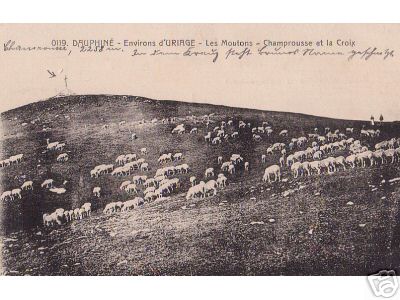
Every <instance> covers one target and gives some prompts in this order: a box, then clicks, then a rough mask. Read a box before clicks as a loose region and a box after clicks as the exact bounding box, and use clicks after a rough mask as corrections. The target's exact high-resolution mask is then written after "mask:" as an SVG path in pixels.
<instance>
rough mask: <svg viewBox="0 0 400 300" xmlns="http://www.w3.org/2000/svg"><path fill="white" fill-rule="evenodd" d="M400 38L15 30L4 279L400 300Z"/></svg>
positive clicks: (2, 203) (141, 29)
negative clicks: (279, 278) (260, 286)
mask: <svg viewBox="0 0 400 300" xmlns="http://www.w3.org/2000/svg"><path fill="white" fill-rule="evenodd" d="M399 34H400V25H398V24H397V25H395V24H107V25H106V24H62V25H61V24H2V25H0V40H1V41H0V42H1V50H0V65H1V69H0V82H1V89H0V110H1V119H0V195H1V197H0V272H1V274H2V275H18V276H22V275H195V276H199V275H227V276H230V275H235V276H236V275H250V276H257V275H263V276H265V275H349V276H351V275H362V276H367V275H374V276H371V277H369V279H370V282H371V287H372V289H373V290H374V293H375V292H376V295H383V294H384V293H386V294H385V296H388V293H391V292H393V291H396V290H397V287H398V282H397V280H396V277H394V276H387V275H393V274H396V273H398V272H400V213H399V207H400V206H399V205H400V122H398V121H399V120H400V101H399V99H400V84H399V79H400V60H399V58H400V56H399V51H400V40H399V39H398V37H399ZM383 285H385V288H383ZM388 286H389V288H388ZM388 291H389V292H388Z"/></svg>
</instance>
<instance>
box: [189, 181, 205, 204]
mask: <svg viewBox="0 0 400 300" xmlns="http://www.w3.org/2000/svg"><path fill="white" fill-rule="evenodd" d="M204 185H205V183H204V182H203V181H201V182H200V183H199V184H197V185H195V186H192V187H190V188H189V190H188V192H187V194H186V200H189V199H192V198H196V197H200V198H203V197H204V195H205V194H204Z"/></svg>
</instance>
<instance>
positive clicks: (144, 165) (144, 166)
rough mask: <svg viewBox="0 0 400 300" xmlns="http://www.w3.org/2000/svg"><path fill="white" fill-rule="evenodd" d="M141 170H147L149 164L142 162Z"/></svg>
mask: <svg viewBox="0 0 400 300" xmlns="http://www.w3.org/2000/svg"><path fill="white" fill-rule="evenodd" d="M140 170H141V171H149V164H148V163H143V164H141V166H140Z"/></svg>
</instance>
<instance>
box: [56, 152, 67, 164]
mask: <svg viewBox="0 0 400 300" xmlns="http://www.w3.org/2000/svg"><path fill="white" fill-rule="evenodd" d="M57 161H58V162H66V161H68V154H67V153H62V154H60V155H58V156H57Z"/></svg>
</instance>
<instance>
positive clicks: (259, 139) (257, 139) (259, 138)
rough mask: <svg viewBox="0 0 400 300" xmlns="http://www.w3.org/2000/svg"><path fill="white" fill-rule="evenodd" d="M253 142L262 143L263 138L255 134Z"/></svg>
mask: <svg viewBox="0 0 400 300" xmlns="http://www.w3.org/2000/svg"><path fill="white" fill-rule="evenodd" d="M253 140H254V141H256V142H261V140H262V138H261V136H260V135H258V134H253Z"/></svg>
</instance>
